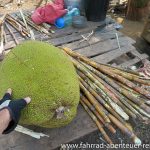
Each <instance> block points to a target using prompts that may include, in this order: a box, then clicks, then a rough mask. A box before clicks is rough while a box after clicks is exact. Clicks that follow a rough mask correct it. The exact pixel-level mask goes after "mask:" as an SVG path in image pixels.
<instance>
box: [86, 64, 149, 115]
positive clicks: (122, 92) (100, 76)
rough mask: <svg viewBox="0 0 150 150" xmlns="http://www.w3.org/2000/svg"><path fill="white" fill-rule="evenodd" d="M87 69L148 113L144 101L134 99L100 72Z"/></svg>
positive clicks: (133, 96)
mask: <svg viewBox="0 0 150 150" xmlns="http://www.w3.org/2000/svg"><path fill="white" fill-rule="evenodd" d="M86 66H87V65H86ZM88 69H89V70H91V71H92V72H93V73H94V74H96V75H97V76H98V77H99V78H101V79H103V80H104V81H105V82H106V83H107V84H109V85H110V86H112V87H113V88H114V89H116V90H117V91H118V92H119V93H121V94H123V95H124V96H125V97H127V98H128V99H130V100H132V101H133V102H134V103H135V104H138V105H139V106H140V107H141V108H142V109H144V110H145V111H146V112H148V113H150V107H148V106H147V105H145V103H146V100H145V101H144V99H139V98H137V97H135V95H133V94H131V93H129V92H128V90H126V89H124V88H122V87H121V86H120V85H118V84H116V83H115V82H114V81H113V80H112V79H111V78H109V77H107V76H106V75H104V74H102V73H101V72H99V71H97V70H96V69H93V67H91V66H88Z"/></svg>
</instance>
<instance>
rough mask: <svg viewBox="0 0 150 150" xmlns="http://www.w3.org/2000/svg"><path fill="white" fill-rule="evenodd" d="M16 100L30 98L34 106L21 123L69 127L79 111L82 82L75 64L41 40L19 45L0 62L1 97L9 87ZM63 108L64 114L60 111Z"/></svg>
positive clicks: (24, 113)
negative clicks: (60, 113)
mask: <svg viewBox="0 0 150 150" xmlns="http://www.w3.org/2000/svg"><path fill="white" fill-rule="evenodd" d="M9 87H11V88H12V89H13V99H20V98H24V97H27V96H30V97H31V98H32V101H31V103H30V104H29V105H28V107H26V108H25V109H24V110H23V111H22V114H21V119H20V123H21V124H26V125H37V126H41V127H48V128H55V127H61V126H64V125H67V124H68V123H70V122H71V121H72V119H73V118H74V117H75V115H76V112H77V106H78V103H79V82H78V79H77V75H76V72H75V68H74V67H73V64H72V63H71V61H70V60H69V58H68V57H67V56H66V55H65V54H64V53H63V52H62V51H61V50H60V49H58V48H56V47H54V46H52V45H50V44H48V43H44V42H40V41H26V42H24V43H22V44H20V45H18V46H16V47H15V48H14V49H13V50H12V51H11V52H9V53H8V55H7V56H6V57H5V59H4V60H3V61H2V62H1V63H0V97H2V96H3V94H4V92H5V91H6V89H7V88H9ZM60 107H63V108H64V110H63V111H62V112H63V115H62V116H61V117H58V116H57V113H56V110H57V109H58V108H60Z"/></svg>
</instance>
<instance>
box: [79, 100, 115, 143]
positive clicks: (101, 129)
mask: <svg viewBox="0 0 150 150" xmlns="http://www.w3.org/2000/svg"><path fill="white" fill-rule="evenodd" d="M80 103H81V104H82V106H83V107H84V109H85V110H86V111H87V113H88V114H89V116H90V117H91V118H92V120H93V121H94V122H95V123H96V125H97V127H98V129H99V130H100V132H101V133H102V135H103V136H104V138H105V140H106V141H107V142H108V143H109V144H112V143H113V142H112V141H111V139H110V138H109V136H108V135H107V133H106V132H105V130H104V129H103V125H102V124H101V123H100V122H99V121H98V119H97V118H96V116H95V115H94V114H93V113H92V112H91V111H90V109H89V108H88V107H87V106H86V105H85V103H84V102H83V101H82V100H81V101H80Z"/></svg>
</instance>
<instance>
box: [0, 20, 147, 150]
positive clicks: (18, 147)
mask: <svg viewBox="0 0 150 150" xmlns="http://www.w3.org/2000/svg"><path fill="white" fill-rule="evenodd" d="M12 30H13V32H14V34H15V35H16V37H17V38H18V39H19V41H20V42H22V41H24V40H26V39H24V38H23V37H22V36H21V35H20V34H19V33H18V32H17V31H16V30H15V29H13V28H12ZM92 31H94V34H93V36H91V38H89V39H88V41H81V40H83V38H82V36H81V35H83V36H85V37H86V36H88V35H89V33H91V32H92ZM116 33H117V34H118V37H119V44H120V49H119V47H118V42H117V39H116ZM6 34H7V40H8V43H7V44H6V46H5V49H6V51H8V50H10V49H11V48H12V47H14V46H15V42H14V41H13V40H12V37H11V35H10V33H9V32H8V31H6ZM35 37H36V39H39V40H42V41H46V42H48V43H51V44H53V45H55V46H59V47H61V46H66V47H69V48H71V49H72V50H74V51H76V52H79V53H81V54H83V55H85V56H87V57H89V58H91V59H93V60H95V61H96V62H101V63H107V64H108V63H109V64H112V65H115V66H119V67H120V66H122V67H130V66H132V65H135V64H137V63H139V62H141V60H143V59H148V55H146V54H141V53H139V52H138V51H137V50H136V49H135V47H134V46H133V44H134V43H135V41H134V40H133V39H131V38H129V37H127V36H125V35H123V34H122V33H120V32H118V31H116V30H115V29H114V28H113V25H112V24H109V25H107V26H105V27H104V23H103V22H101V23H92V22H89V23H88V26H87V27H86V28H84V29H80V30H79V29H75V28H72V27H67V28H65V29H59V30H58V29H57V30H55V34H51V36H47V35H44V34H41V33H40V32H37V31H36V32H35ZM32 129H34V130H35V131H37V132H43V133H45V134H48V135H49V136H50V138H43V139H41V140H36V139H34V138H31V137H29V136H26V135H23V134H20V133H17V132H15V131H14V132H13V133H11V134H10V135H5V136H0V150H6V149H11V150H51V149H55V148H57V147H59V146H60V145H61V144H64V143H69V142H71V141H73V140H75V139H78V138H80V137H82V136H85V135H87V134H90V133H91V132H94V131H96V130H97V127H96V126H95V124H94V123H93V122H92V120H91V119H90V118H89V116H88V115H87V113H86V112H85V111H84V110H83V108H82V107H81V106H80V105H79V107H78V114H77V116H76V118H75V119H74V120H73V122H72V123H71V124H69V125H68V126H66V127H62V128H59V129H45V128H44V129H43V128H38V127H32Z"/></svg>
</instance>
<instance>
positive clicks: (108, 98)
mask: <svg viewBox="0 0 150 150" xmlns="http://www.w3.org/2000/svg"><path fill="white" fill-rule="evenodd" d="M71 60H72V62H73V64H74V65H75V66H76V68H78V69H79V70H80V71H82V72H83V73H84V74H86V76H88V77H89V78H90V80H92V81H93V82H94V83H95V84H96V85H97V86H99V87H100V88H101V94H102V96H103V98H104V99H106V100H107V102H108V103H109V104H110V105H111V107H112V108H113V109H114V110H115V111H116V112H117V113H118V114H120V115H121V117H123V118H124V119H125V120H128V119H129V116H128V115H127V114H126V113H125V112H124V110H123V109H122V108H121V107H120V106H118V105H117V104H116V103H115V102H113V101H112V100H111V98H110V97H109V96H110V95H109V96H108V95H107V94H109V92H108V91H107V94H106V93H105V92H104V91H105V90H107V89H106V88H105V87H104V86H103V85H102V84H101V83H99V82H98V81H97V80H95V78H94V77H93V76H92V75H91V74H90V73H89V72H88V71H87V70H86V69H85V68H84V67H83V66H82V65H81V64H80V63H79V62H77V61H75V59H73V58H71Z"/></svg>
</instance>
